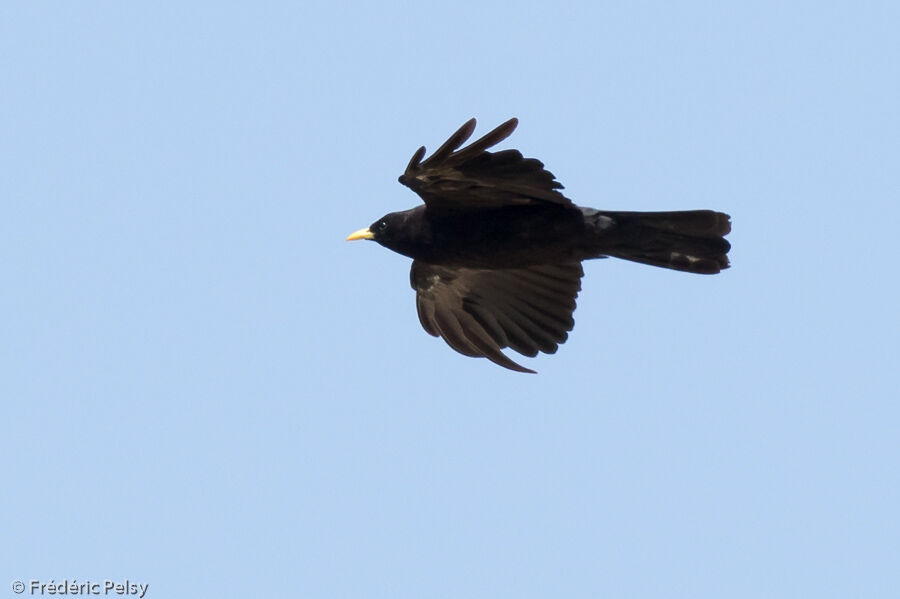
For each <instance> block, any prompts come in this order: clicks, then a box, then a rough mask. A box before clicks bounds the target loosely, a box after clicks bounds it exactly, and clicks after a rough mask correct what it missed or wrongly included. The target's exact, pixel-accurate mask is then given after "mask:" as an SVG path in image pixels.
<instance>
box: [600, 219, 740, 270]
mask: <svg viewBox="0 0 900 599" xmlns="http://www.w3.org/2000/svg"><path fill="white" fill-rule="evenodd" d="M599 215H601V216H603V217H607V218H610V219H612V222H613V223H614V224H613V227H612V228H611V230H609V232H608V233H607V235H605V236H604V237H605V243H604V250H603V253H604V254H606V255H608V256H614V257H616V258H622V259H624V260H631V261H632V262H641V263H643V264H650V265H652V266H659V267H662V268H671V269H673V270H681V271H685V272H693V273H698V274H715V273H717V272H720V271H722V270H724V269H726V268H728V266H729V262H728V250H729V249H731V244H730V243H728V241H727V240H725V239H724V238H723V236H724V235H727V234H728V233H730V232H731V221H730V217H729V216H728V215H727V214H723V213H721V212H714V211H712V210H685V211H680V212H605V211H601V212H599Z"/></svg>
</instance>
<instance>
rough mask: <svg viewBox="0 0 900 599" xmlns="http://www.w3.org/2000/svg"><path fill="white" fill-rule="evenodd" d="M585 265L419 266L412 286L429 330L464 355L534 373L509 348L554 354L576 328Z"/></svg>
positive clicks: (412, 275)
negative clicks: (508, 353) (505, 350)
mask: <svg viewBox="0 0 900 599" xmlns="http://www.w3.org/2000/svg"><path fill="white" fill-rule="evenodd" d="M583 274H584V273H583V271H582V269H581V263H579V262H573V263H570V264H556V265H547V266H530V267H526V268H511V269H498V270H490V269H474V268H452V267H445V266H435V265H432V264H426V263H424V262H420V261H418V260H415V261H413V264H412V270H411V271H410V284H411V285H412V287H413V289H415V290H416V309H417V310H418V313H419V321H420V322H421V323H422V326H423V327H424V328H425V330H426V331H427V332H428V333H430V334H431V335H434V336H435V337H438V336H440V337H443V339H444V341H446V342H447V344H448V345H449V346H450V347H452V348H453V349H455V350H456V351H458V352H459V353H461V354H464V355H467V356H481V357H485V358H487V359H488V360H490V361H492V362H494V363H496V364H499V365H500V366H503V367H505V368H509V369H510V370H517V371H519V372H534V371H533V370H529V369H528V368H525V367H523V366H521V365H519V364H516V363H515V362H513V361H512V360H510V359H509V358H508V357H506V356H505V355H504V354H503V352H502V351H500V350H501V349H503V348H505V347H509V348H511V349H513V350H515V351H517V352H519V353H520V354H523V355H526V356H531V357H534V356H536V355H537V353H538V352H539V351H541V352H544V353H548V354H552V353H554V352H556V349H557V347H558V346H559V344H560V343H563V342H565V340H566V338H567V337H568V331H571V330H572V327H573V326H575V321H574V320H573V318H572V312H574V310H575V298H576V296H577V295H578V292H579V291H580V290H581V276H582V275H583Z"/></svg>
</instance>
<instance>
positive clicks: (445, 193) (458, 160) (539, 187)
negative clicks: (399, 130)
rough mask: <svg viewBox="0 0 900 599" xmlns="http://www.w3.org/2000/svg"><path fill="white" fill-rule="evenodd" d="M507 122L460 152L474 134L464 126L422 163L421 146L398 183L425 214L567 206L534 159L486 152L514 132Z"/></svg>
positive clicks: (513, 123)
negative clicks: (417, 199) (418, 199)
mask: <svg viewBox="0 0 900 599" xmlns="http://www.w3.org/2000/svg"><path fill="white" fill-rule="evenodd" d="M518 124H519V121H518V119H514V118H513V119H510V120H508V121H506V122H505V123H503V124H502V125H500V126H499V127H497V128H496V129H494V130H493V131H491V132H490V133H488V134H487V135H485V136H484V137H482V138H481V139H479V140H477V141H475V142H472V143H471V144H469V145H468V146H467V147H465V148H462V149H459V148H460V146H462V145H463V143H465V142H466V140H468V139H469V137H471V135H472V133H473V132H474V131H475V119H470V120H469V121H467V122H466V123H465V124H464V125H463V126H462V127H460V128H459V130H458V131H457V132H456V133H454V134H453V135H451V136H450V139H448V140H447V141H446V142H444V144H443V145H442V146H441V147H440V148H438V149H437V151H435V153H434V154H432V155H431V156H430V157H428V158H426V159H425V160H424V161H423V160H422V158H423V157H424V156H425V147H424V146H422V147H421V148H419V149H418V151H416V153H415V154H413V157H412V159H411V160H410V161H409V166H407V167H406V172H404V173H403V174H402V175H400V179H399V180H400V182H401V183H403V184H404V185H406V186H407V187H409V188H410V189H412V190H413V191H415V192H416V193H417V194H419V196H420V197H421V198H422V200H423V201H424V202H425V204H426V205H427V206H428V208H429V209H437V210H440V209H452V208H497V207H500V206H509V205H522V204H534V203H546V202H549V203H553V204H564V205H571V204H572V202H571V201H570V200H569V199H568V198H566V197H565V196H564V195H563V194H561V193H560V192H559V191H557V190H558V189H562V184H560V183H559V182H558V181H556V180H555V179H554V178H553V174H552V173H550V172H549V171H547V170H545V169H544V165H543V163H541V161H540V160H536V159H534V158H524V157H523V156H522V154H521V153H520V152H519V151H518V150H502V151H500V152H488V151H487V149H488V148H490V147H492V146H495V145H497V144H498V143H500V142H501V141H503V140H504V139H506V138H507V137H509V135H510V134H511V133H512V132H513V131H514V130H515V128H516V125H518Z"/></svg>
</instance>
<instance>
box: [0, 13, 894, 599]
mask: <svg viewBox="0 0 900 599" xmlns="http://www.w3.org/2000/svg"><path fill="white" fill-rule="evenodd" d="M898 19H900V9H898V8H897V5H896V3H888V2H882V3H879V2H871V3H864V4H863V5H860V4H859V3H850V2H826V3H814V2H793V3H781V2H756V3H731V2H725V3H704V2H685V3H674V4H673V3H668V2H637V3H621V2H617V3H594V2H574V3H564V4H561V5H558V6H551V5H549V4H546V3H544V4H535V5H533V6H528V5H516V6H514V7H513V5H510V4H508V3H495V2H478V3H467V2H462V3H458V2H454V3H443V4H441V5H439V6H434V5H431V4H428V3H400V2H394V3H359V4H353V3H351V4H344V5H342V4H339V3H330V2H328V3H327V2H304V3H278V2H273V3H266V4H259V5H257V6H253V7H251V6H249V5H246V4H245V3H221V2H216V3H211V2H210V3H178V4H176V3H168V4H164V5H159V3H157V4H152V5H151V4H149V3H120V2H91V3H63V4H59V3H47V2H27V3H24V2H15V3H13V2H8V3H4V5H3V6H2V8H0V50H2V55H3V56H4V61H3V62H4V65H3V67H0V90H2V93H0V114H2V115H3V118H2V123H3V131H2V135H0V154H2V166H0V197H2V206H3V210H2V213H3V218H2V219H0V255H2V256H3V259H2V261H0V273H2V277H3V285H2V288H0V311H2V318H0V327H2V328H0V335H2V338H3V343H2V344H0V395H2V398H3V400H2V407H3V416H4V420H5V422H6V434H4V435H2V436H0V465H2V469H3V475H4V478H5V480H6V484H5V485H3V487H2V490H0V513H2V514H3V517H2V520H0V521H2V529H0V564H2V566H0V574H2V575H3V577H4V578H3V580H2V581H0V582H2V583H3V584H7V581H8V582H9V583H12V581H14V580H23V581H25V582H26V583H27V582H28V581H30V580H32V579H36V580H40V581H44V582H47V581H50V580H55V581H60V580H63V579H69V580H72V579H76V580H78V581H84V580H104V579H114V580H122V579H126V578H127V579H130V580H131V581H136V582H141V583H147V584H149V585H150V587H149V592H148V595H147V596H148V597H157V598H160V597H201V596H220V597H238V596H240V597H247V596H259V597H276V596H278V597H280V596H297V597H347V598H357V597H386V598H388V597H389V598H402V597H447V598H458V597H548V596H557V597H660V596H667V597H691V598H697V597H723V596H726V597H736V598H741V597H786V598H787V597H792V598H793V597H850V596H855V597H891V596H897V594H898V592H900V570H898V568H897V564H898V563H900V508H898V506H900V440H898V435H897V424H898V422H900V403H898V388H900V375H898V357H900V347H898V341H897V339H898V334H900V318H898V309H897V306H898V305H900V287H898V276H897V264H896V262H897V258H898V250H897V241H896V240H897V233H896V228H897V227H898V222H900V208H898V205H900V197H898V196H900V175H898V172H900V171H898V164H900V108H898V107H900V79H898V77H897V64H898V62H900V43H898V41H897V35H896V24H897V22H898ZM472 116H475V117H477V118H478V119H479V131H486V130H487V129H488V128H490V127H493V126H494V125H496V124H498V123H500V122H502V121H504V120H506V119H507V118H509V117H511V116H517V117H519V119H520V125H519V129H518V130H517V131H516V133H515V134H514V135H513V137H512V138H510V139H509V140H508V141H507V142H505V147H517V148H519V149H521V150H522V152H523V153H524V154H525V155H527V156H533V157H536V158H539V159H541V160H542V161H544V163H545V164H546V165H547V167H548V168H549V169H550V170H551V171H552V172H553V173H554V174H555V175H556V176H557V177H558V178H559V179H560V180H561V181H562V183H563V184H564V185H565V186H566V193H567V194H568V195H569V197H571V198H573V199H574V200H575V201H576V202H577V203H579V204H581V205H587V206H593V207H597V208H607V209H621V210H669V209H689V208H714V209H718V210H722V211H725V212H728V213H730V214H731V215H732V218H733V224H734V232H733V233H732V235H731V236H730V240H731V242H732V244H733V250H732V253H731V258H732V262H733V267H732V268H731V269H730V270H728V271H726V272H724V273H723V274H721V275H719V276H715V277H700V276H691V275H688V274H684V273H677V272H668V271H664V270H659V269H654V268H651V267H647V266H642V265H637V264H632V263H625V262H620V261H615V260H600V261H592V262H589V263H586V264H585V271H586V276H585V278H584V281H583V290H582V293H581V295H580V296H579V302H578V309H577V311H576V313H575V319H576V327H575V329H574V332H573V334H572V335H571V336H570V339H569V341H568V342H567V343H566V344H565V345H564V346H562V347H561V348H560V351H559V352H558V353H557V354H556V355H553V356H542V357H540V358H538V359H535V360H528V359H525V360H524V361H523V364H525V365H526V366H529V367H532V368H535V369H536V370H538V371H539V373H540V374H538V375H536V376H529V375H522V374H517V373H513V372H508V371H505V370H503V369H501V368H499V367H497V366H495V365H493V364H491V363H489V362H488V361H486V360H474V359H469V358H465V357H463V356H461V355H458V354H456V353H455V352H453V351H452V350H450V349H449V348H448V347H446V346H445V344H444V343H443V342H442V341H440V340H437V339H433V338H431V337H430V336H428V335H427V334H426V333H425V332H424V331H423V330H421V328H420V326H419V323H418V320H417V318H416V315H415V307H414V295H413V292H412V290H411V289H410V288H409V285H408V269H409V261H408V260H407V259H406V258H403V257H401V256H399V255H396V254H393V253H391V252H389V251H387V250H385V249H383V248H380V247H378V246H377V245H375V244H371V243H352V244H350V243H345V242H344V237H345V236H346V235H347V234H348V233H350V232H351V231H354V230H356V229H358V228H360V227H363V226H366V225H368V224H369V223H371V222H372V221H374V220H375V219H376V218H378V217H380V216H381V215H382V214H384V213H386V212H389V211H393V210H401V209H406V208H409V207H412V206H414V205H416V203H417V202H418V198H417V197H416V196H415V195H414V194H413V193H411V192H410V191H409V190H407V189H405V188H403V187H402V186H400V185H399V184H398V183H397V181H396V177H397V176H398V175H399V174H400V172H401V170H402V169H403V167H404V166H405V165H406V163H407V161H408V160H409V157H410V155H411V154H412V153H413V151H414V150H415V149H416V148H417V147H418V146H419V145H422V144H424V145H426V146H427V147H428V148H429V149H432V150H433V149H434V148H436V147H437V145H439V144H440V143H441V142H442V141H443V140H444V139H445V138H446V137H447V135H448V134H449V133H451V132H452V131H453V130H455V128H456V127H458V126H459V125H460V124H461V123H462V122H463V121H465V120H466V119H468V118H469V117H472ZM6 588H7V589H8V590H7V592H8V593H9V595H10V596H15V595H14V594H13V593H12V591H11V590H9V588H10V587H9V586H7V587H6ZM27 594H28V592H27V591H26V596H27Z"/></svg>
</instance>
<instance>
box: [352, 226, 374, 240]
mask: <svg viewBox="0 0 900 599" xmlns="http://www.w3.org/2000/svg"><path fill="white" fill-rule="evenodd" d="M357 239H375V234H374V233H372V232H371V231H370V230H369V229H368V227H367V228H365V229H360V230H359V231H356V232H355V233H350V235H349V237H347V241H356V240H357Z"/></svg>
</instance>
